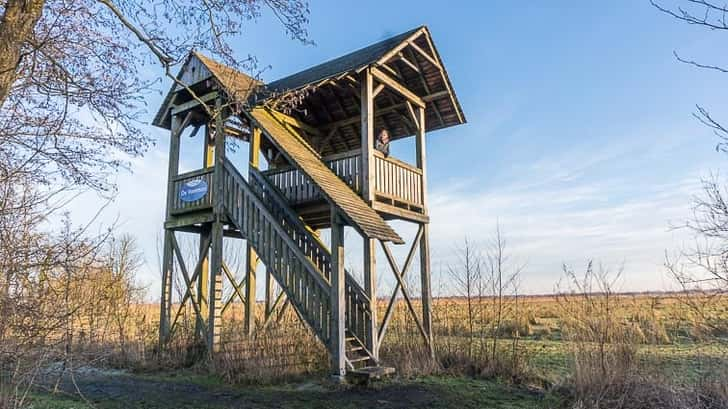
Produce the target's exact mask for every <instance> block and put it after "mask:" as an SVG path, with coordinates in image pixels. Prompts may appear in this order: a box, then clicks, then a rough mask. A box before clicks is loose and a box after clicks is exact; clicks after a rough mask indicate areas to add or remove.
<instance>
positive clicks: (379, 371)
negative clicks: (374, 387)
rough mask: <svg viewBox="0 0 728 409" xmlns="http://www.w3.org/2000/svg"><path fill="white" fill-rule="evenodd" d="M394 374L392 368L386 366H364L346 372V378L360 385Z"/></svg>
mask: <svg viewBox="0 0 728 409" xmlns="http://www.w3.org/2000/svg"><path fill="white" fill-rule="evenodd" d="M392 374H394V368H391V367H387V366H365V367H363V368H358V369H353V370H351V371H347V372H346V379H347V380H349V382H351V383H354V384H358V385H362V384H367V383H369V382H370V381H372V380H375V379H381V378H384V377H386V376H389V375H392Z"/></svg>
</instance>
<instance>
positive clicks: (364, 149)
mask: <svg viewBox="0 0 728 409" xmlns="http://www.w3.org/2000/svg"><path fill="white" fill-rule="evenodd" d="M373 84H374V79H373V78H372V74H371V71H370V70H364V71H363V72H362V74H361V171H360V172H361V196H362V198H363V199H364V201H365V202H367V203H369V204H371V203H372V201H373V200H374V179H373V178H374V157H373V154H374V93H373V90H372V86H373Z"/></svg>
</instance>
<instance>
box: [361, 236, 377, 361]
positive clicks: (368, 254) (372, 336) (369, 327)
mask: <svg viewBox="0 0 728 409" xmlns="http://www.w3.org/2000/svg"><path fill="white" fill-rule="evenodd" d="M376 255H377V247H376V240H375V239H369V238H364V291H365V292H366V293H367V296H368V297H369V311H370V312H371V314H370V320H369V322H367V323H366V331H367V334H368V337H367V344H366V347H367V349H368V350H369V351H370V352H371V353H372V358H374V360H375V361H377V362H379V342H378V341H377V334H378V332H379V331H378V328H377V260H376Z"/></svg>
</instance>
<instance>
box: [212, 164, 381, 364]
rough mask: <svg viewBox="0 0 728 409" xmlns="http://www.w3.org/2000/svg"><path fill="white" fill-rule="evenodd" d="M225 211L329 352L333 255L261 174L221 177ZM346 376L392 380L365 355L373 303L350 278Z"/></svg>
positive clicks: (229, 169)
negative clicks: (370, 307)
mask: <svg viewBox="0 0 728 409" xmlns="http://www.w3.org/2000/svg"><path fill="white" fill-rule="evenodd" d="M223 186H224V189H223V191H224V197H223V202H224V209H225V212H226V214H227V216H228V218H229V219H230V221H231V223H232V224H233V225H234V226H235V227H236V228H237V229H238V230H239V231H240V234H241V236H242V237H244V238H245V239H247V240H248V241H249V243H250V244H251V246H253V248H254V249H255V250H256V252H257V254H258V257H259V258H260V260H261V261H262V262H263V263H264V264H265V266H266V268H267V269H268V270H269V271H270V272H271V275H272V276H273V277H274V278H275V280H276V281H277V282H278V284H279V286H280V287H281V288H282V289H283V291H284V292H285V294H286V296H287V297H288V298H289V300H290V302H291V304H292V305H293V307H294V308H295V309H296V310H297V311H298V313H299V314H300V316H301V317H302V318H303V319H304V321H305V322H306V323H307V324H308V325H309V327H310V328H311V329H312V331H313V332H314V334H316V336H317V337H318V339H319V340H321V342H323V343H324V344H325V345H326V346H327V348H328V349H329V351H330V352H331V353H333V350H332V348H333V347H334V345H335V342H334V341H335V340H332V329H331V314H332V300H331V272H332V257H331V253H330V251H329V249H328V248H327V247H326V245H325V244H324V243H322V242H321V241H320V239H319V238H318V237H317V236H316V235H314V234H312V233H311V231H310V230H309V229H308V228H307V226H306V225H305V224H304V223H303V222H302V221H301V219H300V218H299V217H298V216H297V215H296V213H295V212H294V211H293V210H292V209H291V207H290V206H289V205H288V203H287V201H286V200H285V198H284V197H283V195H282V194H281V193H280V192H278V191H277V189H276V188H275V187H273V186H272V185H271V184H270V183H269V182H268V181H267V180H266V178H265V177H264V176H263V175H261V174H260V173H259V172H258V171H257V170H255V169H252V168H251V170H250V176H249V178H248V181H247V182H246V180H245V179H244V178H243V177H242V176H241V175H240V173H239V172H238V171H237V169H236V168H235V167H234V166H233V165H232V164H231V163H229V162H225V163H224V171H223ZM345 305H346V314H345V322H346V324H345V328H346V333H345V334H344V336H345V337H346V338H345V341H346V343H345V345H346V366H347V375H349V374H352V375H354V376H359V377H367V378H371V377H373V376H372V374H375V376H374V377H376V376H378V375H381V374H389V373H391V372H392V371H393V370H392V369H391V368H381V367H379V365H378V364H379V363H378V362H377V361H376V360H375V359H374V355H373V354H372V352H371V351H370V350H369V349H367V345H368V344H371V342H370V341H371V334H373V331H376V328H371V319H370V314H371V311H370V310H369V305H370V302H369V298H368V297H367V295H366V293H365V291H364V289H363V288H362V287H361V286H360V285H359V284H358V283H357V282H356V280H355V279H354V278H353V277H352V276H351V274H350V273H349V272H346V279H345Z"/></svg>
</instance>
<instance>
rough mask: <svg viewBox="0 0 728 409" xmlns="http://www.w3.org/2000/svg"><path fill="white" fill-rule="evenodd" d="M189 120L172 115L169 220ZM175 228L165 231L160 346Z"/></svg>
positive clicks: (169, 298)
mask: <svg viewBox="0 0 728 409" xmlns="http://www.w3.org/2000/svg"><path fill="white" fill-rule="evenodd" d="M188 121H189V115H188V117H187V118H185V120H184V121H181V120H180V117H179V116H178V115H172V126H171V132H170V140H169V167H168V170H167V209H166V220H165V221H167V220H169V217H170V214H171V210H172V203H174V179H175V178H176V177H177V175H178V174H179V151H180V148H179V146H180V135H181V134H182V131H183V130H184V126H185V125H186V123H187V122H188ZM173 234H174V231H173V230H165V231H164V248H163V249H162V251H163V254H162V298H161V300H160V303H159V304H160V312H159V342H160V346H161V345H162V344H164V343H165V342H166V341H167V338H168V337H169V331H170V319H171V313H172V311H171V309H172V282H173V277H172V274H173V270H174V267H173V266H174V259H173V254H172V251H173V250H172V237H170V235H173Z"/></svg>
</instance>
